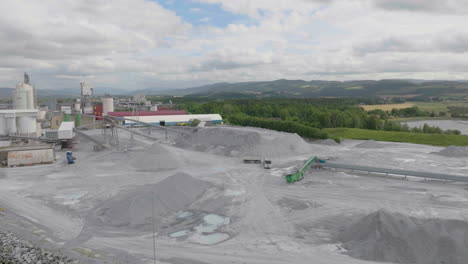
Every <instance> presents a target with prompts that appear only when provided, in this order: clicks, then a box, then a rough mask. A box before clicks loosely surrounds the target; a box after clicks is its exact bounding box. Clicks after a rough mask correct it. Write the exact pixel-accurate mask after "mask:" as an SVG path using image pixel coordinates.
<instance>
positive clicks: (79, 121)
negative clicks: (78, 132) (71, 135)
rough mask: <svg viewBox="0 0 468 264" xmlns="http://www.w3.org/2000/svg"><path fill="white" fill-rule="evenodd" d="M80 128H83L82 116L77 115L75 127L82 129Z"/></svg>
mask: <svg viewBox="0 0 468 264" xmlns="http://www.w3.org/2000/svg"><path fill="white" fill-rule="evenodd" d="M80 126H81V115H80V114H75V127H80Z"/></svg>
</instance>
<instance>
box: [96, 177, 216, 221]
mask: <svg viewBox="0 0 468 264" xmlns="http://www.w3.org/2000/svg"><path fill="white" fill-rule="evenodd" d="M210 187H211V184H209V183H208V182H205V181H201V180H198V179H195V178H193V177H192V176H190V175H188V174H184V173H177V174H174V175H172V176H170V177H168V178H166V179H164V180H162V181H161V182H159V183H157V184H151V185H150V184H148V185H144V186H138V187H136V188H132V189H129V190H125V191H121V192H119V193H118V194H117V195H116V196H114V197H113V198H111V199H109V200H107V201H104V202H103V203H102V204H100V205H99V207H98V208H96V209H95V212H94V216H92V217H91V219H90V220H91V221H94V222H95V224H97V225H104V226H111V227H129V228H143V229H147V228H149V227H150V224H151V221H152V209H153V207H152V206H153V202H154V213H155V217H156V218H162V217H164V216H168V215H170V214H172V213H176V212H178V211H184V210H186V209H187V207H188V206H190V205H191V204H193V203H194V202H196V201H197V199H199V198H200V197H201V196H202V195H203V194H204V193H205V192H206V191H207V190H208V189H209V188H210Z"/></svg>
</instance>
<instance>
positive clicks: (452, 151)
mask: <svg viewBox="0 0 468 264" xmlns="http://www.w3.org/2000/svg"><path fill="white" fill-rule="evenodd" d="M434 154H437V155H441V156H445V157H455V158H456V157H468V147H457V146H448V147H446V148H444V149H443V150H441V151H439V152H434Z"/></svg>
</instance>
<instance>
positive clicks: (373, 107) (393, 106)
mask: <svg viewBox="0 0 468 264" xmlns="http://www.w3.org/2000/svg"><path fill="white" fill-rule="evenodd" d="M414 105H415V104H413V103H403V104H383V105H360V107H362V108H363V109H364V110H366V111H372V110H377V109H380V110H383V111H392V109H405V108H410V107H413V106H414Z"/></svg>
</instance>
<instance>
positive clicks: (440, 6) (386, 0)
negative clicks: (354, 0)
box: [374, 0, 467, 13]
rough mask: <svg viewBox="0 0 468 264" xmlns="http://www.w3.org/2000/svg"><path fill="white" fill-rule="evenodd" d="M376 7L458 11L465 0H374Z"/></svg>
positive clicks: (399, 9)
mask: <svg viewBox="0 0 468 264" xmlns="http://www.w3.org/2000/svg"><path fill="white" fill-rule="evenodd" d="M374 2H375V4H376V6H377V7H379V8H382V9H387V10H390V11H394V10H397V11H417V12H418V11H421V12H442V13H445V12H459V11H460V9H459V8H466V7H467V4H466V3H463V2H465V1H458V0H374Z"/></svg>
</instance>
